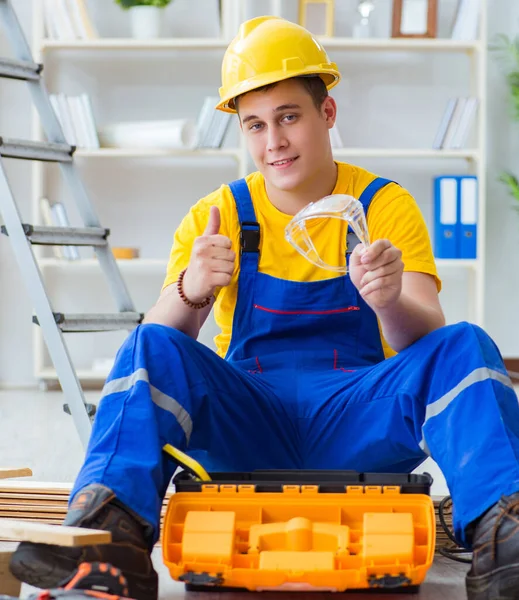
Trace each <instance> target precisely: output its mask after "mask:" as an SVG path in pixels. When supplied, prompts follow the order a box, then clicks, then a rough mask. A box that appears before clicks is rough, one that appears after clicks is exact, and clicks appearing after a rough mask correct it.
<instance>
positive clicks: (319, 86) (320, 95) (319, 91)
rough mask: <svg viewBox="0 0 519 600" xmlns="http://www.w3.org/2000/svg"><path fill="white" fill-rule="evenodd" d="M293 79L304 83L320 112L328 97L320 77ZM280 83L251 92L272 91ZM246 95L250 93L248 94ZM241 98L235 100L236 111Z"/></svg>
mask: <svg viewBox="0 0 519 600" xmlns="http://www.w3.org/2000/svg"><path fill="white" fill-rule="evenodd" d="M292 79H296V80H297V81H300V82H301V83H302V85H303V87H304V88H305V90H306V91H307V92H308V93H309V94H310V96H311V97H312V100H313V103H314V105H315V107H316V108H317V110H320V108H321V106H322V103H323V102H324V100H325V98H326V97H327V96H328V89H327V88H326V84H325V83H324V81H323V80H322V79H321V78H320V77H319V76H318V75H311V76H309V77H308V76H307V77H293V78H292ZM278 83H281V82H280V81H276V82H275V83H269V84H268V85H263V86H261V87H259V88H256V89H255V90H251V91H252V92H267V91H268V90H271V89H272V88H273V87H276V85H278ZM246 93H249V92H246ZM242 95H245V94H242ZM239 98H240V96H237V97H236V98H235V99H234V107H235V108H236V110H238V99H239Z"/></svg>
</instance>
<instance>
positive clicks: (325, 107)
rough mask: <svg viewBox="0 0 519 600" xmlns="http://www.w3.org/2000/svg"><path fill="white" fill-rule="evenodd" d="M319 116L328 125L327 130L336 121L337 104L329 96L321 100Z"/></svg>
mask: <svg viewBox="0 0 519 600" xmlns="http://www.w3.org/2000/svg"><path fill="white" fill-rule="evenodd" d="M321 114H322V116H323V118H324V120H325V121H326V124H327V125H328V129H331V128H332V127H333V126H334V125H335V121H336V119H337V103H336V102H335V100H334V99H333V98H332V97H331V96H326V98H325V99H324V100H323V103H322V105H321Z"/></svg>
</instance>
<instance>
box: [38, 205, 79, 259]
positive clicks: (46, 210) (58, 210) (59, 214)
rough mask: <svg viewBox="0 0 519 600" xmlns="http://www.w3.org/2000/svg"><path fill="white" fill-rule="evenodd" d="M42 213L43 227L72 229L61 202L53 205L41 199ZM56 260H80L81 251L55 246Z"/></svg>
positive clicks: (73, 247)
mask: <svg viewBox="0 0 519 600" xmlns="http://www.w3.org/2000/svg"><path fill="white" fill-rule="evenodd" d="M40 213H41V219H42V223H43V225H46V226H47V227H70V222H69V220H68V216H67V211H66V210H65V206H64V205H63V204H62V203H61V202H54V204H51V203H50V202H49V200H48V199H47V198H40ZM52 248H53V251H54V256H55V257H56V258H65V259H67V260H79V259H80V256H79V251H78V249H77V248H76V247H75V246H53V247H52Z"/></svg>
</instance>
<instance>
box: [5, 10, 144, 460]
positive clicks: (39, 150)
mask: <svg viewBox="0 0 519 600" xmlns="http://www.w3.org/2000/svg"><path fill="white" fill-rule="evenodd" d="M0 22H1V23H2V25H3V26H4V30H5V34H6V37H7V39H8V40H9V43H10V45H11V48H12V50H13V54H14V56H15V59H14V60H11V59H0V78H9V79H16V80H20V81H25V82H26V83H27V85H28V86H29V90H30V93H31V96H32V100H33V102H34V105H35V107H36V109H37V110H38V113H39V116H40V120H41V125H42V128H43V131H44V133H45V137H46V139H47V143H42V142H34V141H20V140H11V139H10V140H7V139H4V138H1V137H0V216H1V217H2V219H3V222H4V225H3V226H2V232H3V233H5V234H7V235H8V237H9V239H10V241H11V245H12V248H13V251H14V255H15V258H16V260H17V262H18V265H19V267H20V270H21V273H22V277H23V280H24V282H25V285H26V287H27V290H28V292H29V295H30V298H31V301H32V304H33V308H34V312H35V317H34V318H33V321H34V322H35V323H37V324H38V325H39V326H40V327H41V328H42V333H43V336H44V339H45V343H46V345H47V348H48V351H49V354H50V357H51V359H52V362H53V364H54V367H55V369H56V373H57V376H58V379H59V382H60V384H61V387H62V389H63V392H64V394H65V398H66V400H67V405H66V406H65V407H64V408H65V410H66V412H70V414H71V415H72V417H73V419H74V423H75V426H76V429H77V431H78V433H79V437H80V439H81V442H82V444H83V446H84V447H85V448H86V445H87V443H88V439H89V437H90V431H91V427H92V417H93V410H92V409H91V407H90V406H89V405H87V404H86V402H85V397H84V393H83V389H82V387H81V383H80V381H79V379H78V377H77V374H76V371H75V369H74V365H73V363H72V360H71V357H70V354H69V352H68V349H67V346H66V343H65V339H64V336H63V333H64V332H78V331H81V332H85V331H110V330H125V329H127V330H131V329H133V328H135V327H136V326H137V325H138V324H139V323H140V322H141V320H142V317H143V315H142V314H141V313H138V312H136V310H135V308H134V306H133V303H132V300H131V298H130V294H129V292H128V289H127V287H126V284H125V282H124V280H123V278H122V275H121V272H120V271H119V267H118V265H117V262H116V260H115V258H114V256H113V254H112V251H111V248H110V246H109V244H108V240H107V238H108V235H109V233H110V232H109V230H108V229H104V228H103V227H101V225H100V223H99V219H98V217H97V215H96V213H95V211H94V208H93V206H92V203H91V202H90V199H89V197H88V195H87V192H86V190H85V187H84V186H83V183H82V182H81V179H80V177H79V174H78V171H77V169H76V167H75V165H74V160H73V155H74V151H75V147H74V146H70V145H69V144H68V143H67V141H66V139H65V136H64V134H63V130H62V128H61V125H60V123H59V121H58V117H57V115H56V113H55V112H54V109H53V107H52V105H51V102H50V98H49V94H48V92H47V89H46V87H45V84H44V82H43V79H42V70H43V65H40V64H36V63H35V62H34V61H33V57H32V52H31V48H30V46H29V44H28V43H27V40H26V39H25V36H24V33H23V30H22V28H21V26H20V23H19V21H18V18H17V16H16V13H15V11H14V9H13V6H12V4H11V2H10V0H0ZM6 158H8V159H22V160H41V161H50V162H56V163H58V164H59V167H60V170H61V173H62V175H63V177H64V179H65V181H66V183H67V187H68V190H69V193H70V196H71V199H72V200H73V201H74V202H75V203H76V206H77V208H78V211H79V215H80V217H81V220H82V221H83V224H84V227H42V226H33V225H29V224H26V223H22V220H21V215H20V213H19V211H18V207H17V204H16V201H15V198H14V196H13V193H12V190H11V187H10V185H9V181H8V179H7V176H6V172H5V169H4V159H6ZM33 244H43V245H52V246H61V245H73V246H92V247H93V248H94V251H95V254H96V256H97V258H98V260H99V264H100V267H101V270H102V272H103V274H104V275H105V277H106V279H107V282H108V285H109V288H110V293H111V295H112V296H113V298H114V300H115V304H116V307H117V311H118V312H116V313H114V314H83V315H81V314H63V313H57V312H54V311H53V308H52V306H51V303H50V300H49V298H48V296H47V291H46V289H45V285H44V282H43V278H42V274H41V272H40V269H39V266H38V261H37V259H36V257H35V255H34V252H33V249H32V245H33Z"/></svg>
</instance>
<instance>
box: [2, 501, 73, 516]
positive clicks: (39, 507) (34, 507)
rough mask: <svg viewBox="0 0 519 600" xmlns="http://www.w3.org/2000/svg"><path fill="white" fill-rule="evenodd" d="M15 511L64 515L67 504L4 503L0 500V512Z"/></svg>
mask: <svg viewBox="0 0 519 600" xmlns="http://www.w3.org/2000/svg"><path fill="white" fill-rule="evenodd" d="M6 511H16V512H22V513H32V512H44V513H55V514H56V515H66V514H67V506H66V505H65V506H49V505H48V504H4V503H3V502H0V512H2V516H7V515H4V514H3V513H4V512H6Z"/></svg>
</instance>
